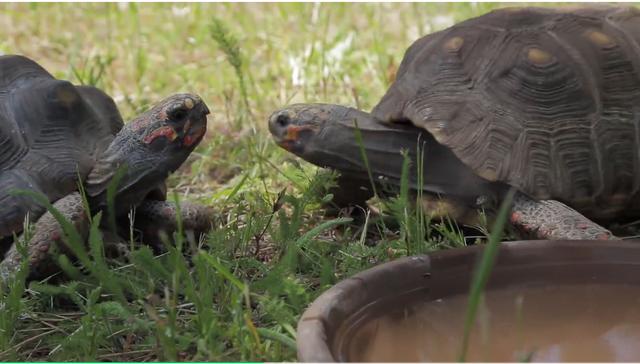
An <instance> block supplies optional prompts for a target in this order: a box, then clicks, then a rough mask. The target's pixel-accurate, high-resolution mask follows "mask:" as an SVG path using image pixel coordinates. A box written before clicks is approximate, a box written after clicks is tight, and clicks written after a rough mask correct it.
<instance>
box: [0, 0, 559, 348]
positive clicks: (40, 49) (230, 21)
mask: <svg viewBox="0 0 640 364" xmlns="http://www.w3.org/2000/svg"><path fill="white" fill-rule="evenodd" d="M516 5H518V4H513V3H511V4H500V3H426V4H417V3H375V4H365V3H354V4H349V3H272V4H263V3H259V4H258V3H253V4H252V3H207V4H198V3H174V4H170V3H162V4H153V3H93V4H92V3H32V4H30V3H16V4H11V3H2V4H0V34H1V36H0V53H3V54H22V55H25V56H27V57H30V58H32V59H34V60H35V61H36V62H38V63H40V64H41V65H43V66H44V67H45V68H46V69H47V70H48V71H49V72H51V73H52V74H53V75H54V76H55V77H57V78H61V79H67V80H70V81H72V82H74V83H78V84H90V85H95V86H98V87H100V88H102V89H104V90H105V91H106V92H107V93H108V94H110V95H111V96H112V97H113V98H114V99H115V101H116V103H117V105H118V107H119V108H120V110H121V113H122V114H123V116H124V118H125V119H126V120H130V119H131V118H133V117H134V116H136V115H137V114H138V113H140V112H142V111H144V110H146V109H147V108H148V107H149V106H150V105H151V104H153V103H155V102H157V101H159V100H160V99H162V98H164V97H165V96H167V95H169V94H173V93H177V92H183V91H188V92H195V93H198V94H200V95H201V96H202V97H203V99H204V100H205V102H206V103H207V104H208V106H209V108H210V110H211V112H212V114H211V115H210V117H209V128H208V133H207V136H206V137H205V140H204V141H203V142H202V143H201V144H200V146H199V147H198V148H197V150H196V151H195V152H194V153H193V155H192V156H191V157H190V159H189V161H188V163H186V164H185V165H184V166H183V167H182V168H181V169H180V170H179V171H178V173H176V174H174V175H173V176H171V178H170V181H169V184H170V187H171V188H172V190H174V191H178V192H179V195H180V198H181V199H189V200H196V201H199V202H202V203H205V204H207V205H209V206H211V207H212V208H214V209H215V211H216V216H217V217H216V221H215V229H214V231H212V232H211V234H209V236H207V237H206V239H204V240H202V241H198V242H191V243H190V244H187V245H185V246H184V247H182V248H181V249H183V250H180V249H178V250H175V249H174V250H171V249H170V250H169V252H168V253H167V254H164V255H161V256H157V257H154V256H153V255H152V254H151V252H150V251H149V250H148V249H147V250H145V249H144V248H141V249H139V250H136V251H134V252H133V253H132V254H131V256H130V257H128V258H126V259H121V260H116V261H114V262H110V267H111V268H112V269H110V270H104V271H102V273H101V275H95V274H93V273H90V272H89V273H87V272H84V271H83V272H82V274H80V273H78V274H77V275H76V276H74V277H73V279H71V281H69V282H65V283H63V284H58V285H55V286H54V285H48V284H46V282H35V283H31V285H29V288H28V289H26V290H20V289H19V288H16V290H15V291H14V292H13V293H11V294H4V293H3V296H2V310H0V360H5V361H6V360H12V361H24V360H57V361H67V360H82V361H96V360H115V361H148V360H168V361H177V360H203V361H206V360H234V361H237V360H244V361H249V360H253V361H281V360H295V326H296V323H297V320H298V318H299V316H300V314H301V313H302V311H303V310H304V309H305V308H306V306H307V304H308V303H309V302H311V301H312V300H313V299H314V298H315V297H317V296H318V295H319V294H320V293H321V292H323V291H324V290H326V289H327V288H328V287H330V286H331V285H333V284H335V283H336V282H337V281H339V280H341V279H343V278H345V277H348V276H350V275H352V274H354V273H356V272H359V271H361V270H363V269H366V268H368V267H370V266H372V265H374V264H377V263H380V262H384V261H387V260H390V259H395V258H397V257H400V256H404V255H411V254H416V253H420V252H424V251H430V250H433V249H442V248H450V247H455V246H462V245H465V244H467V242H468V241H469V239H468V237H465V236H464V234H463V233H462V232H461V230H460V229H458V227H457V226H456V225H455V224H454V223H451V222H449V223H443V224H435V225H433V227H428V228H426V230H425V228H424V227H421V226H419V225H417V224H416V220H414V219H413V218H412V217H411V216H409V217H407V216H408V215H406V211H407V208H411V207H410V206H407V205H402V204H400V205H398V204H396V205H395V206H396V208H392V209H391V212H390V215H392V216H391V217H398V219H396V223H392V224H390V223H388V222H385V221H384V220H381V221H373V220H371V221H367V222H365V223H364V224H363V223H362V222H356V221H353V220H351V219H348V218H345V217H338V218H330V217H327V216H325V212H324V209H323V208H322V203H324V202H327V201H328V200H330V198H331V196H329V195H328V194H327V188H328V186H330V185H331V183H332V178H334V177H335V176H333V175H331V174H330V173H329V174H327V173H325V172H323V171H319V170H318V169H316V168H315V167H313V166H311V165H310V164H308V163H306V162H303V161H301V160H299V159H297V158H295V157H294V156H292V155H290V154H288V153H286V152H285V151H283V150H281V149H279V148H278V147H277V146H276V145H275V144H274V143H273V142H272V140H271V137H270V135H269V132H268V130H267V119H268V117H269V115H270V114H271V112H272V111H274V110H275V109H277V108H279V107H282V106H284V105H286V104H290V103H297V102H325V103H337V104H343V105H348V106H354V107H357V108H360V109H363V110H367V111H368V110H370V109H371V108H372V107H373V106H374V105H375V104H376V103H377V101H378V100H379V98H380V97H381V96H382V95H383V94H384V92H385V90H386V89H387V87H388V86H389V85H390V84H391V82H392V81H393V80H394V77H395V74H396V70H397V68H398V66H399V63H400V61H401V59H402V57H403V55H404V52H405V50H406V49H407V47H409V46H410V45H411V43H412V42H413V41H415V40H416V39H418V38H419V37H421V36H423V35H426V34H428V33H431V32H435V31H438V30H441V29H444V28H447V27H449V26H451V25H453V24H454V23H456V22H459V21H462V20H464V19H467V18H470V17H473V16H477V15H481V14H484V13H486V12H488V11H490V10H491V9H494V8H498V7H504V6H516ZM527 5H532V4H527ZM556 5H557V4H550V3H545V4H543V6H556ZM405 202H406V201H405ZM395 212H400V213H399V214H396V215H394V213H395ZM402 214H404V215H402ZM400 215H402V216H400ZM418 221H419V220H418ZM430 229H431V230H430ZM94 253H95V252H94ZM114 282H118V283H114ZM16 287H20V285H16ZM114 287H115V288H114ZM114 290H115V291H114ZM114 292H115V293H118V294H115V293H114Z"/></svg>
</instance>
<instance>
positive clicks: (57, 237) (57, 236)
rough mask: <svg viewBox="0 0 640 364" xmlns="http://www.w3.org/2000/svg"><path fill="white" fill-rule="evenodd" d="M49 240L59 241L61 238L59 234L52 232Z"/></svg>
mask: <svg viewBox="0 0 640 364" xmlns="http://www.w3.org/2000/svg"><path fill="white" fill-rule="evenodd" d="M50 238H51V240H53V241H56V240H60V238H61V236H60V233H59V232H57V231H54V232H52V233H51V236H50Z"/></svg>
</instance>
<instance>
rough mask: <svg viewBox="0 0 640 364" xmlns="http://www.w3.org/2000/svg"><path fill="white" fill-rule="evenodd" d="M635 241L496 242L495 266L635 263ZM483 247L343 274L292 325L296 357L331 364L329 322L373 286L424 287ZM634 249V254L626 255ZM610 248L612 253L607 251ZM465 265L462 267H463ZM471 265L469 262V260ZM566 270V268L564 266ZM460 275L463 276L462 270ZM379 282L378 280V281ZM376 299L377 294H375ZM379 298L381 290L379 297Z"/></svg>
mask: <svg viewBox="0 0 640 364" xmlns="http://www.w3.org/2000/svg"><path fill="white" fill-rule="evenodd" d="M639 243H640V241H638V240H615V241H606V240H605V241H602V240H518V241H509V242H502V243H500V247H499V249H498V254H499V257H498V259H497V261H496V265H497V266H498V267H500V266H501V265H507V264H513V265H523V264H527V262H529V261H531V260H532V259H542V260H547V261H549V262H551V261H553V260H556V261H557V262H560V263H562V262H581V263H594V264H597V263H598V262H601V263H602V262H612V263H617V262H619V261H620V262H623V263H625V264H634V265H635V264H638V265H640V244H639ZM484 247H485V245H474V246H467V247H462V248H454V249H445V250H438V251H434V252H431V253H428V254H423V255H415V256H407V257H402V258H398V259H395V260H392V261H389V262H385V263H381V264H379V265H376V266H374V267H371V268H368V269H366V270H364V271H362V272H359V273H357V274H355V275H353V276H352V277H349V278H346V279H344V280H342V281H340V282H338V283H337V284H335V285H333V286H332V287H331V288H329V289H328V290H326V291H325V292H323V293H322V294H321V295H320V296H318V297H317V298H316V299H315V300H314V301H313V302H312V303H311V304H310V305H309V306H308V307H307V309H306V310H305V311H304V313H303V314H302V316H301V317H300V319H299V321H298V326H297V335H296V336H297V337H296V346H297V356H298V360H299V361H301V362H336V361H337V359H336V358H335V357H334V355H333V353H332V350H331V342H329V339H330V338H331V337H332V336H333V334H335V332H336V330H337V327H332V323H335V322H342V321H344V320H345V319H346V318H347V317H349V316H351V315H353V314H355V313H357V312H358V311H359V310H362V309H363V308H364V307H366V306H368V305H370V304H372V303H375V301H377V300H378V299H375V300H373V301H372V299H371V296H372V294H371V291H372V290H371V285H367V282H371V281H375V282H376V283H377V284H376V287H374V288H373V290H380V291H385V290H387V292H386V293H387V294H388V293H390V292H391V290H393V291H394V294H398V295H399V294H404V293H409V292H411V291H413V290H419V289H421V288H423V287H427V286H428V278H429V277H430V276H431V273H432V269H433V267H434V265H435V266H438V265H439V266H442V265H446V264H448V263H451V264H453V265H458V266H461V268H464V269H466V272H467V273H468V272H469V271H471V270H472V269H473V268H474V267H469V266H468V265H469V262H471V260H470V259H477V258H478V256H479V255H480V254H481V253H482V252H483V250H484ZM630 250H633V252H635V254H630ZM608 252H614V253H615V254H613V255H611V254H607V253H608ZM534 262H535V260H534ZM463 264H464V265H465V266H464V267H462V265H463ZM471 265H472V266H473V265H474V264H471ZM567 269H571V268H570V267H569V266H568V267H567ZM467 273H465V274H467ZM412 274H413V275H420V276H422V277H424V278H426V279H425V281H424V282H421V281H419V280H413V281H412V280H410V279H406V277H407V276H411V275H412ZM378 283H379V284H378ZM376 297H377V296H376ZM380 297H381V298H380V299H384V297H385V292H383V293H382V294H381V295H380Z"/></svg>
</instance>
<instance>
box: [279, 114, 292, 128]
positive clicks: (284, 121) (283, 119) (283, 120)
mask: <svg viewBox="0 0 640 364" xmlns="http://www.w3.org/2000/svg"><path fill="white" fill-rule="evenodd" d="M289 122H290V120H289V116H287V115H284V114H280V115H278V117H277V118H276V124H277V125H278V126H280V127H283V128H284V127H286V126H287V125H289Z"/></svg>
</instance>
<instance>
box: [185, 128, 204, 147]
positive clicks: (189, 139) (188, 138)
mask: <svg viewBox="0 0 640 364" xmlns="http://www.w3.org/2000/svg"><path fill="white" fill-rule="evenodd" d="M204 132H205V128H201V129H200V130H198V131H197V132H196V133H195V134H193V135H191V134H187V135H185V136H184V141H183V143H184V145H186V146H187V147H190V146H192V145H193V144H194V143H197V142H199V141H200V139H202V136H203V135H204Z"/></svg>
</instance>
